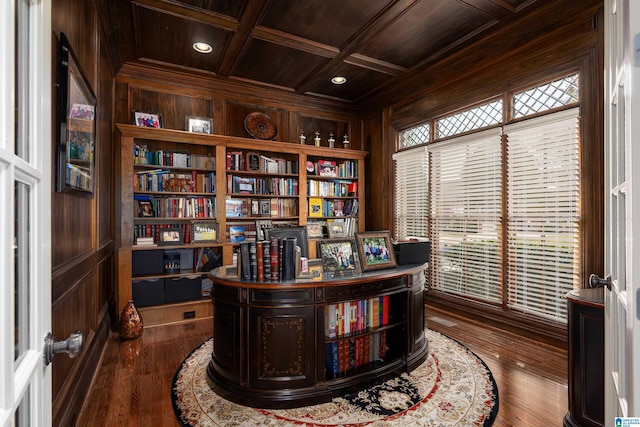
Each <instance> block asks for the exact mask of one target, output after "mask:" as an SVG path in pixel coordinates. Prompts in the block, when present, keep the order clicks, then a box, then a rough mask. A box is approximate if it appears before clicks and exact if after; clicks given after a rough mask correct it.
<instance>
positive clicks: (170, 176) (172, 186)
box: [133, 169, 216, 193]
mask: <svg viewBox="0 0 640 427" xmlns="http://www.w3.org/2000/svg"><path fill="white" fill-rule="evenodd" d="M133 191H155V192H163V191H170V192H174V193H185V192H186V193H194V192H197V193H214V192H215V191H216V173H215V172H197V171H195V170H194V171H192V172H190V173H174V172H171V171H168V170H163V169H152V170H151V169H150V170H145V171H137V172H135V173H134V174H133Z"/></svg>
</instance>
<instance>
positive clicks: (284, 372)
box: [249, 307, 316, 389]
mask: <svg viewBox="0 0 640 427" xmlns="http://www.w3.org/2000/svg"><path fill="white" fill-rule="evenodd" d="M250 318H251V320H250V322H251V325H252V326H253V327H255V334H251V338H250V344H249V347H250V348H249V355H250V356H249V357H251V358H255V359H254V362H256V363H254V364H253V365H252V369H254V370H255V372H252V373H251V378H252V379H255V380H254V382H255V384H251V386H252V387H260V388H267V389H278V388H281V387H282V381H283V380H286V382H287V386H288V387H289V386H291V387H300V386H304V385H310V384H313V383H314V380H315V378H314V369H315V363H316V361H315V360H310V359H315V357H314V355H315V352H314V340H315V316H314V309H313V307H304V308H291V309H279V310H275V309H274V310H269V309H257V308H255V309H254V308H252V309H251V314H250ZM252 346H253V348H251V347H252Z"/></svg>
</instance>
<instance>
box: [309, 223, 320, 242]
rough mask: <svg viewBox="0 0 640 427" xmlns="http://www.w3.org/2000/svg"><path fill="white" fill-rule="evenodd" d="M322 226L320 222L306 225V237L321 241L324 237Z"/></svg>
mask: <svg viewBox="0 0 640 427" xmlns="http://www.w3.org/2000/svg"><path fill="white" fill-rule="evenodd" d="M323 228H324V226H323V225H322V223H321V222H313V223H309V224H307V237H309V238H310V239H322V238H323V237H324V231H323Z"/></svg>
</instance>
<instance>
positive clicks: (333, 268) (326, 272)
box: [317, 239, 360, 279]
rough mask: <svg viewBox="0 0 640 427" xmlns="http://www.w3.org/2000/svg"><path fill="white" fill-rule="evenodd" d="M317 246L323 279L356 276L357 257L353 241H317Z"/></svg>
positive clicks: (357, 271)
mask: <svg viewBox="0 0 640 427" xmlns="http://www.w3.org/2000/svg"><path fill="white" fill-rule="evenodd" d="M317 245H318V251H317V252H318V256H319V258H320V259H321V260H322V276H323V278H324V279H332V278H334V277H354V276H357V275H358V273H359V272H360V269H359V265H358V255H357V251H356V249H355V247H354V242H353V240H350V239H343V240H319V241H318V243H317Z"/></svg>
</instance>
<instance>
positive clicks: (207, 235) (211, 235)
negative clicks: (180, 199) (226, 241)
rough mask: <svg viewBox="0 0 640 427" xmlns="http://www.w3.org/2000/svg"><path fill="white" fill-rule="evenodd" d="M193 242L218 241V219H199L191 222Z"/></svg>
mask: <svg viewBox="0 0 640 427" xmlns="http://www.w3.org/2000/svg"><path fill="white" fill-rule="evenodd" d="M191 241H192V242H193V243H212V242H217V241H218V221H198V222H193V223H192V224H191Z"/></svg>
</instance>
